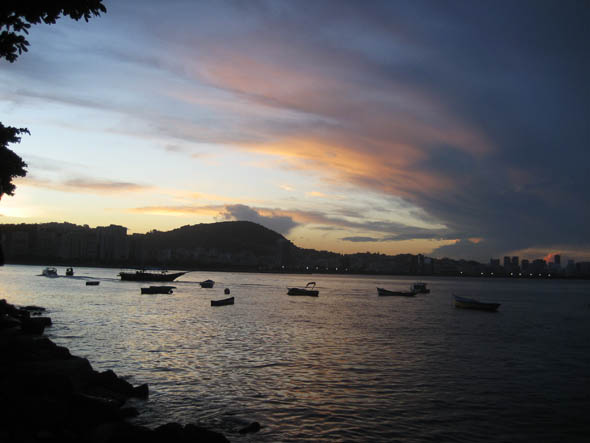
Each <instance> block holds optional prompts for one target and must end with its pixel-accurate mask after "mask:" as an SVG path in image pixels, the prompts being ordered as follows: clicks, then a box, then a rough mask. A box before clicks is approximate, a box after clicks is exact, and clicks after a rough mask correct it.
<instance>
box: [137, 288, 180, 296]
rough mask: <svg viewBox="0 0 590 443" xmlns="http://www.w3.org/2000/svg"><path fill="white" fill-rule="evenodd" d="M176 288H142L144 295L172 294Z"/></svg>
mask: <svg viewBox="0 0 590 443" xmlns="http://www.w3.org/2000/svg"><path fill="white" fill-rule="evenodd" d="M173 289H176V286H150V287H149V288H141V293H142V294H172V292H173V291H172V290H173Z"/></svg>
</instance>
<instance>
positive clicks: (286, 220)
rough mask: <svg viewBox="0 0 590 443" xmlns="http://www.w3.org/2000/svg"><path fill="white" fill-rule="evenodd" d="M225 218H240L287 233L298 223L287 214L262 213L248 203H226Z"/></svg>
mask: <svg viewBox="0 0 590 443" xmlns="http://www.w3.org/2000/svg"><path fill="white" fill-rule="evenodd" d="M222 217H223V218H224V219H225V220H239V221H250V222H254V223H258V224H260V225H262V226H264V227H266V228H268V229H272V230H273V231H276V232H278V233H280V234H283V235H286V234H288V233H289V232H290V231H291V230H292V229H293V228H295V227H296V226H297V225H298V223H296V222H295V221H293V219H292V218H291V217H289V216H286V215H274V214H271V215H261V214H260V213H259V212H258V211H256V210H255V209H252V208H250V207H249V206H246V205H239V204H238V205H226V207H225V213H223V214H222Z"/></svg>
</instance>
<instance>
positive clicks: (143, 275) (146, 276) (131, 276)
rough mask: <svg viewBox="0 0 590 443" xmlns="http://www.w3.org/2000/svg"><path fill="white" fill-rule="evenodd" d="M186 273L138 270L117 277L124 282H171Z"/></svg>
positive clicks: (120, 273)
mask: <svg viewBox="0 0 590 443" xmlns="http://www.w3.org/2000/svg"><path fill="white" fill-rule="evenodd" d="M187 272H188V271H186V272H173V273H168V271H166V270H162V271H160V272H148V271H145V270H144V269H139V270H137V271H135V272H119V277H121V280H126V281H173V280H174V279H176V278H178V277H180V276H181V275H184V274H186V273H187Z"/></svg>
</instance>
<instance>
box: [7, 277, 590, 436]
mask: <svg viewBox="0 0 590 443" xmlns="http://www.w3.org/2000/svg"><path fill="white" fill-rule="evenodd" d="M37 271H38V269H36V268H34V269H33V268H32V267H24V266H5V267H4V268H1V269H0V290H1V291H2V294H4V297H7V298H9V301H11V302H13V303H20V304H38V305H43V306H46V307H48V308H49V309H51V314H50V315H51V316H52V317H53V320H54V323H55V326H54V327H53V328H52V329H51V330H50V331H49V332H50V334H51V336H52V338H54V339H55V340H56V341H57V342H59V343H60V344H64V345H66V346H68V347H69V348H70V349H71V350H72V352H73V353H75V354H78V355H82V356H86V357H88V358H89V359H90V360H91V362H92V363H93V365H94V367H95V368H96V369H100V370H104V369H108V368H112V369H114V370H115V371H116V372H117V373H119V374H121V375H127V376H129V377H130V381H132V382H133V383H135V384H139V383H143V382H147V383H149V384H150V389H151V394H152V395H151V397H150V400H149V401H148V402H147V403H141V404H140V409H142V414H141V416H140V417H139V418H138V420H139V421H140V422H141V423H148V424H150V425H155V424H159V423H164V422H168V421H171V420H173V421H181V422H184V423H188V422H202V423H203V424H205V425H210V426H216V427H219V428H220V429H221V430H222V431H223V432H225V433H226V434H227V435H228V436H229V437H230V438H231V440H232V441H240V439H248V438H249V437H243V436H240V435H239V434H236V433H235V431H236V429H238V428H239V427H240V426H239V425H240V424H242V425H243V424H244V423H248V422H250V421H254V420H256V421H259V422H261V423H262V424H263V425H265V427H264V428H263V429H262V430H261V431H260V433H258V434H257V435H256V440H257V441H301V440H310V441H334V440H356V441H366V440H379V441H392V440H395V439H398V440H401V441H404V442H408V441H409V442H411V441H428V440H436V441H465V442H477V441H519V440H520V441H531V439H532V440H535V439H537V440H553V441H558V440H560V436H561V435H562V433H563V432H564V429H565V428H564V427H566V428H568V429H569V432H570V433H571V435H569V434H568V435H569V437H571V438H569V440H568V441H576V439H577V437H576V435H578V436H582V435H588V431H589V428H588V425H587V424H586V421H585V420H582V418H583V417H582V415H583V411H584V410H585V409H584V408H585V405H586V403H587V400H588V398H590V392H589V386H588V379H587V373H588V368H590V352H588V351H590V349H589V343H590V328H588V326H587V324H588V315H589V314H590V312H589V310H587V309H580V307H585V306H587V305H588V302H589V300H588V298H587V297H588V294H590V292H589V291H588V289H589V288H590V285H589V284H588V283H585V282H559V281H555V282H547V281H530V282H528V281H526V282H525V281H517V282H515V281H503V280H494V281H493V282H490V281H485V282H483V281H480V280H469V279H465V280H452V279H430V280H428V281H427V282H428V284H429V287H431V288H432V292H431V294H428V295H420V296H416V297H413V298H406V297H378V296H377V295H376V292H375V287H377V286H380V285H383V286H387V287H408V286H409V284H410V282H411V279H394V278H391V279H387V278H383V277H379V278H371V277H331V276H322V277H321V282H320V281H318V286H320V296H319V297H317V298H307V297H303V298H299V297H289V296H287V295H286V289H285V288H287V287H289V286H297V285H298V284H300V281H299V280H300V276H293V277H290V276H285V275H280V276H277V275H268V274H267V275H253V274H231V273H207V274H205V273H202V274H201V273H192V274H187V275H185V276H183V277H181V278H180V279H179V280H177V281H175V283H174V284H175V286H177V290H176V292H175V293H174V294H170V295H157V296H155V295H149V296H146V295H143V296H142V295H140V293H139V292H140V291H139V288H140V287H141V286H142V284H141V283H133V282H120V281H119V280H118V279H117V278H116V277H115V276H116V273H117V270H114V269H90V268H80V269H76V277H75V278H72V279H65V278H59V279H51V280H49V279H44V278H41V277H35V276H34V274H36V273H38V272H37ZM78 277H80V278H82V277H86V278H93V279H99V280H100V281H101V285H100V286H99V287H95V288H87V287H85V286H84V285H83V280H80V281H78V280H76V279H77V278H78ZM207 278H211V279H213V280H215V282H216V285H215V287H214V288H212V289H203V288H201V287H200V285H199V282H200V281H203V280H205V279H207ZM225 287H229V288H231V294H232V295H233V296H235V297H236V303H235V305H233V306H228V307H226V308H220V309H215V308H211V306H210V300H211V299H212V298H223V288H225ZM458 289H461V290H462V291H463V292H465V293H471V294H474V295H475V294H477V295H478V296H480V297H481V298H482V299H486V300H493V301H497V302H499V303H502V309H501V310H500V312H498V313H497V314H496V315H487V314H486V313H481V312H470V311H463V310H459V309H455V308H454V307H453V304H452V297H451V293H452V292H453V291H457V290H458ZM555 294H561V296H560V297H556V296H555ZM490 417H493V419H491V418H490ZM579 441H582V440H579Z"/></svg>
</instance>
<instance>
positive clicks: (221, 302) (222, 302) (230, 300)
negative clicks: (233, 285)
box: [211, 297, 234, 306]
mask: <svg viewBox="0 0 590 443" xmlns="http://www.w3.org/2000/svg"><path fill="white" fill-rule="evenodd" d="M233 304H234V298H233V297H230V298H224V299H222V300H211V306H225V305H233Z"/></svg>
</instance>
